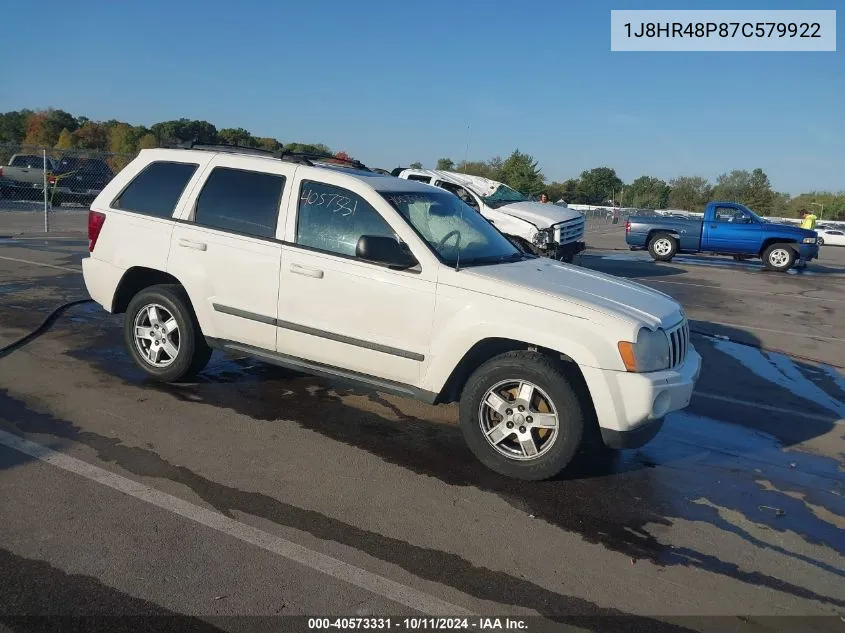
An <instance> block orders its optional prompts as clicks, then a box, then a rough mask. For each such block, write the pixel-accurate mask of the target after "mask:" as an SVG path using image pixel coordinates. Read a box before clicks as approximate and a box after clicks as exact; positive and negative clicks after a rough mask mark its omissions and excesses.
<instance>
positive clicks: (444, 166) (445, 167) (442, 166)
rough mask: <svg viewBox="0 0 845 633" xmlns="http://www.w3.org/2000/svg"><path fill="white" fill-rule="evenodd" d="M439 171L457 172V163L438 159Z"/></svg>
mask: <svg viewBox="0 0 845 633" xmlns="http://www.w3.org/2000/svg"><path fill="white" fill-rule="evenodd" d="M435 169H437V170H438V171H454V170H455V161H453V160H452V159H451V158H438V159H437V166H436V167H435Z"/></svg>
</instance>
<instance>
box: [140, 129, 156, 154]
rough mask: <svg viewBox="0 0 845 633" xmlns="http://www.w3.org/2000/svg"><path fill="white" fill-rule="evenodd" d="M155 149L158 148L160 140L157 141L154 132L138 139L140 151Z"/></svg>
mask: <svg viewBox="0 0 845 633" xmlns="http://www.w3.org/2000/svg"><path fill="white" fill-rule="evenodd" d="M154 147H158V139H156V136H155V134H153V133H152V132H148V133H147V134H144V136H142V137H141V138H139V139H138V149H139V150H141V149H152V148H154Z"/></svg>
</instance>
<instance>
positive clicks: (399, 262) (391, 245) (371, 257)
mask: <svg viewBox="0 0 845 633" xmlns="http://www.w3.org/2000/svg"><path fill="white" fill-rule="evenodd" d="M355 256H356V257H358V258H360V259H365V260H367V261H368V262H374V263H376V264H383V265H385V266H387V267H388V268H393V269H395V270H405V269H406V268H412V267H414V266H416V265H417V264H418V263H419V262H417V259H416V257H414V255H413V254H412V253H411V250H410V249H409V248H408V245H407V244H405V243H404V242H400V241H399V240H398V239H396V238H395V237H386V236H384V235H362V236H361V237H359V238H358V244H357V245H356V246H355Z"/></svg>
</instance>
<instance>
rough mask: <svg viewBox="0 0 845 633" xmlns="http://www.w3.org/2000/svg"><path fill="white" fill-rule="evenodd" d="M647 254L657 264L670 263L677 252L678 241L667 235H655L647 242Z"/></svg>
mask: <svg viewBox="0 0 845 633" xmlns="http://www.w3.org/2000/svg"><path fill="white" fill-rule="evenodd" d="M648 252H649V254H650V255H651V258H652V259H653V260H655V261H658V262H670V261H672V258H673V257H674V256H675V255H676V254H677V252H678V240H676V239H675V238H674V237H672V236H671V235H669V234H668V233H657V234H655V236H654V237H652V238H651V240H649V243H648Z"/></svg>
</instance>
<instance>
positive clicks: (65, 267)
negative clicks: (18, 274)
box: [0, 255, 82, 273]
mask: <svg viewBox="0 0 845 633" xmlns="http://www.w3.org/2000/svg"><path fill="white" fill-rule="evenodd" d="M0 259H5V260H7V261H10V262H18V263H20V264H32V265H33V266H43V267H44V268H55V269H56V270H69V271H70V272H72V273H81V272H82V269H81V268H71V267H70V266H55V265H53V264H45V263H44V262H34V261H32V260H31V259H18V258H17V257H4V256H3V255H0Z"/></svg>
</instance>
